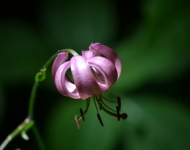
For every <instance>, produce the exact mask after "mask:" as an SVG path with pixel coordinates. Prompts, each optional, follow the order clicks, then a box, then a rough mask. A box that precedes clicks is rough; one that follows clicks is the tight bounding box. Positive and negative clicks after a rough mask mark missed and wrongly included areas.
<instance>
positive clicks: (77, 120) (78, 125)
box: [75, 115, 80, 129]
mask: <svg viewBox="0 0 190 150" xmlns="http://www.w3.org/2000/svg"><path fill="white" fill-rule="evenodd" d="M75 122H76V125H77V128H78V129H80V124H79V118H78V116H77V115H75Z"/></svg>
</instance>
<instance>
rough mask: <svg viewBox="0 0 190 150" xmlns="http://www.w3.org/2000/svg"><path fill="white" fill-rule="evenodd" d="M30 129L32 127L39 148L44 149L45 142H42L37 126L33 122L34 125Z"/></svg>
mask: <svg viewBox="0 0 190 150" xmlns="http://www.w3.org/2000/svg"><path fill="white" fill-rule="evenodd" d="M32 129H33V132H34V135H35V137H36V141H37V142H38V146H39V148H40V149H41V150H46V147H45V144H44V142H43V140H42V138H41V135H40V133H39V131H38V128H37V126H36V125H35V124H34V126H33V127H32Z"/></svg>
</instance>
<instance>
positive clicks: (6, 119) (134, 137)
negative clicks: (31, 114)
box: [0, 0, 190, 150]
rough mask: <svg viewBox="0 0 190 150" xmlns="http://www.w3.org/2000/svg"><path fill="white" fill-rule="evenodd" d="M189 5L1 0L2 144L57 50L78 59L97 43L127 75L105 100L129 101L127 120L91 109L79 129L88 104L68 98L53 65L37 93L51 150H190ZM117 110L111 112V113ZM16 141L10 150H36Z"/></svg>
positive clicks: (140, 0) (155, 0) (38, 115)
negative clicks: (57, 86)
mask: <svg viewBox="0 0 190 150" xmlns="http://www.w3.org/2000/svg"><path fill="white" fill-rule="evenodd" d="M189 28H190V1H188V0H134V1H129V0H125V1H124V0H80V1H74V0H68V1H65V0H53V1H50V0H49V1H48V0H28V1H24V0H17V1H14V0H2V1H1V2H0V71H1V73H0V142H1V141H3V140H4V138H5V137H6V136H7V135H8V134H9V133H10V132H11V131H12V130H13V129H14V128H15V127H16V126H17V125H18V124H20V123H21V122H22V121H23V120H24V118H25V117H26V115H27V109H28V100H29V96H30V91H31V88H32V85H33V81H34V76H35V74H36V73H37V71H38V70H39V69H40V67H41V66H42V65H43V63H44V62H45V61H46V60H47V59H48V58H49V57H50V56H51V55H52V54H53V53H55V52H56V51H57V50H59V49H63V48H72V49H75V50H76V51H78V52H80V50H82V49H88V46H89V45H90V43H93V42H100V43H103V44H105V45H108V46H110V47H112V48H113V49H114V50H115V51H116V52H117V53H118V55H119V56H120V58H121V60H122V64H123V72H122V75H121V77H120V79H119V80H118V82H117V83H116V84H115V85H114V86H113V87H112V88H111V89H110V90H109V91H108V92H107V93H105V95H106V97H107V98H109V99H112V100H115V99H116V97H117V96H120V97H121V98H122V112H126V113H127V114H128V116H129V117H128V119H127V120H124V121H123V120H121V121H120V122H118V121H117V119H116V118H113V117H111V116H108V115H107V114H105V113H104V112H101V116H102V119H103V121H104V124H105V126H104V127H101V125H100V124H99V122H98V119H97V118H96V110H95V107H94V106H93V103H92V105H91V107H90V109H89V112H88V114H87V115H86V121H85V122H84V123H83V122H82V123H81V129H80V130H78V129H77V127H76V125H75V122H74V116H75V115H76V114H79V108H84V107H85V102H84V101H76V100H72V99H69V98H66V97H63V96H61V95H60V94H59V93H58V92H57V91H56V89H55V86H54V85H53V80H52V78H51V66H50V67H49V69H48V72H47V74H48V75H47V79H46V80H45V82H43V83H42V84H40V87H39V90H38V95H37V99H36V103H35V119H36V124H37V126H38V128H39V129H40V132H41V135H42V137H43V139H44V141H45V143H46V146H47V149H48V150H62V149H70V150H74V149H82V150H89V149H90V150H118V149H120V150H153V149H154V150H179V149H183V150H189V149H190V142H189V141H190V110H189V106H190V102H189V100H190V88H189V84H190V79H189V77H190V29H189ZM113 108H114V105H113ZM28 135H29V137H30V140H29V141H24V140H23V139H22V138H21V137H20V136H18V137H17V138H16V139H15V140H14V141H12V142H11V143H10V145H9V146H8V147H7V149H10V150H11V149H16V148H20V149H27V150H33V149H38V145H37V142H36V140H35V138H34V136H33V133H32V132H31V131H29V132H28Z"/></svg>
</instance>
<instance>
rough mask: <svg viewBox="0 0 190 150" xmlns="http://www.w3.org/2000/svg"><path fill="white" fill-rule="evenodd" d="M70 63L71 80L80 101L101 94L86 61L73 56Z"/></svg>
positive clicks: (80, 57)
mask: <svg viewBox="0 0 190 150" xmlns="http://www.w3.org/2000/svg"><path fill="white" fill-rule="evenodd" d="M70 62H71V72H72V75H73V80H74V83H75V85H76V88H77V90H78V92H79V95H80V97H81V99H87V98H88V97H90V96H92V95H96V94H101V93H102V91H101V89H100V87H99V85H98V83H97V82H96V80H95V77H94V75H93V73H92V70H91V68H90V66H89V64H88V63H87V61H86V60H85V59H84V58H83V57H82V56H73V57H72V58H71V60H70Z"/></svg>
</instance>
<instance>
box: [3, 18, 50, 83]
mask: <svg viewBox="0 0 190 150" xmlns="http://www.w3.org/2000/svg"><path fill="white" fill-rule="evenodd" d="M0 32H1V34H0V44H1V49H2V50H3V51H1V56H0V57H1V63H0V68H1V70H3V72H2V74H1V76H2V78H3V79H4V81H7V82H12V83H13V82H19V84H20V81H21V80H22V81H23V80H25V81H26V80H34V76H35V74H36V72H38V70H39V69H40V67H42V64H43V63H44V62H45V60H46V59H47V58H48V57H49V56H50V52H48V50H49V49H48V48H47V47H48V45H47V44H46V45H45V43H43V41H42V40H41V38H40V36H39V35H37V33H36V32H35V30H34V29H33V28H32V27H31V26H30V25H29V24H27V23H23V22H18V21H16V20H15V21H7V22H2V23H1V25H0ZM46 46H47V47H46ZM52 53H53V51H52ZM52 53H51V54H52Z"/></svg>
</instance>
